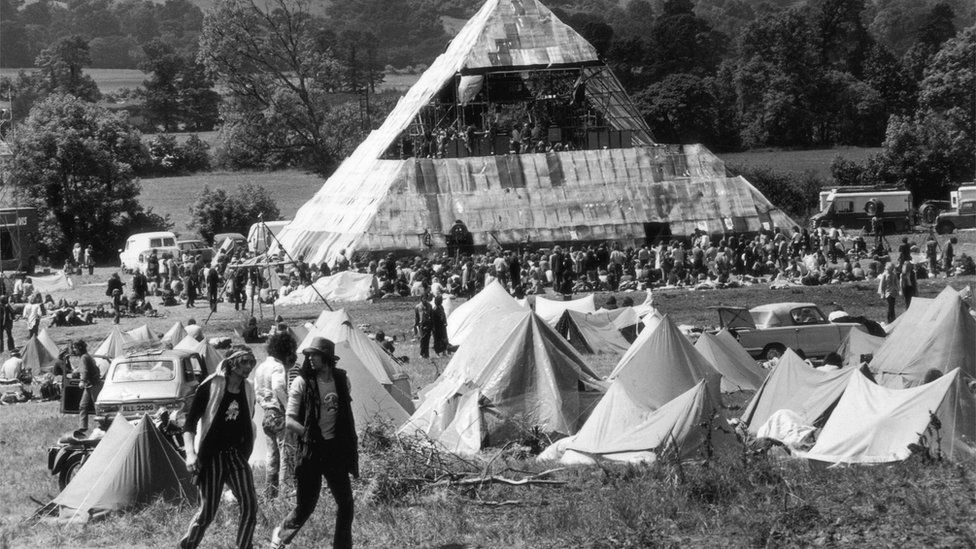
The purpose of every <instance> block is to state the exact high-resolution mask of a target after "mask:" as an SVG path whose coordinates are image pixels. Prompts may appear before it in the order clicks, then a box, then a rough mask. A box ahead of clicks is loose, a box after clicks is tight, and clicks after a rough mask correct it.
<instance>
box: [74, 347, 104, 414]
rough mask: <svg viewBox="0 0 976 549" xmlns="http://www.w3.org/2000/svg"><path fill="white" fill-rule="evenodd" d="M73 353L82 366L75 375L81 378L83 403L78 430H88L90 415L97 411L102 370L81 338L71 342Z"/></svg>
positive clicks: (79, 411) (80, 408)
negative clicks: (96, 404) (96, 402)
mask: <svg viewBox="0 0 976 549" xmlns="http://www.w3.org/2000/svg"><path fill="white" fill-rule="evenodd" d="M71 354H73V355H75V356H76V357H79V358H80V359H81V367H80V368H79V369H78V370H77V371H75V372H74V374H73V375H75V376H76V377H78V378H80V379H81V387H82V392H81V403H80V404H79V407H78V430H79V431H81V432H84V431H87V430H88V415H89V414H93V413H95V400H96V399H97V398H98V393H99V391H101V389H102V372H101V370H99V369H98V365H97V364H95V359H94V358H92V357H91V355H90V354H88V345H87V344H86V343H85V342H84V341H83V340H81V339H79V340H77V341H75V342H74V343H72V344H71Z"/></svg>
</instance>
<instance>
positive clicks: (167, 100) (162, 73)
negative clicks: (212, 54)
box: [139, 39, 184, 132]
mask: <svg viewBox="0 0 976 549" xmlns="http://www.w3.org/2000/svg"><path fill="white" fill-rule="evenodd" d="M142 50H143V51H144V52H145V53H146V60H145V61H144V62H143V63H142V64H140V65H139V70H141V71H143V72H146V73H149V74H150V76H149V78H148V79H147V80H144V81H143V83H142V86H143V89H144V90H145V91H144V92H143V97H145V100H146V104H145V112H146V118H147V119H148V122H149V124H150V125H152V126H162V128H163V131H167V132H173V131H176V130H177V122H178V121H179V119H180V106H179V93H178V90H177V79H178V78H179V75H180V73H181V72H182V71H183V67H184V60H183V58H182V57H180V56H179V55H177V54H176V52H174V51H173V48H172V47H170V46H169V45H168V44H166V43H164V42H163V41H161V40H159V39H155V40H152V41H151V42H149V43H148V44H145V45H143V46H142Z"/></svg>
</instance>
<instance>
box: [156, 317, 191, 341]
mask: <svg viewBox="0 0 976 549" xmlns="http://www.w3.org/2000/svg"><path fill="white" fill-rule="evenodd" d="M184 337H186V328H184V327H183V323H182V322H180V321H179V320H177V321H176V323H175V324H173V326H172V327H171V328H170V329H169V330H166V333H165V334H163V339H162V341H163V342H164V343H169V344H170V345H172V346H175V345H176V344H177V343H179V342H181V341H183V338H184Z"/></svg>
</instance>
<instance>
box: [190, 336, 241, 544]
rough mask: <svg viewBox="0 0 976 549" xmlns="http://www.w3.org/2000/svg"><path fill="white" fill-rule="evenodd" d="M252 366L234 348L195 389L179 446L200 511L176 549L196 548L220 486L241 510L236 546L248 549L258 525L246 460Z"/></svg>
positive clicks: (213, 511) (210, 518)
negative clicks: (193, 478)
mask: <svg viewBox="0 0 976 549" xmlns="http://www.w3.org/2000/svg"><path fill="white" fill-rule="evenodd" d="M256 362H257V361H256V360H255V358H254V354H253V353H251V350H250V349H248V348H247V347H245V346H239V347H237V348H235V349H233V350H231V351H230V352H229V354H228V355H227V357H226V358H224V360H222V361H220V365H219V366H218V367H217V369H216V371H215V372H214V373H213V374H212V375H210V376H209V377H208V378H207V379H205V380H204V381H203V383H201V384H200V386H199V387H197V392H196V394H195V395H194V397H193V402H192V403H191V405H190V411H189V412H188V413H187V414H186V423H185V425H184V427H183V446H184V448H185V449H186V468H187V469H188V470H189V471H190V472H191V473H193V474H194V475H196V483H197V487H198V489H199V491H200V509H199V510H198V511H197V514H196V515H194V517H193V521H192V522H190V527H189V529H188V530H187V532H186V534H185V535H184V536H183V538H182V539H181V540H180V542H179V547H180V549H194V548H196V547H197V546H199V545H200V541H201V540H202V539H203V535H204V534H205V533H206V531H207V526H209V525H210V523H211V522H212V521H213V519H214V516H215V515H216V514H217V507H218V506H219V505H220V496H221V492H222V491H223V488H224V485H225V484H226V485H227V486H228V487H230V490H231V492H232V493H233V494H234V498H236V499H237V503H238V505H240V513H239V515H238V524H237V539H236V546H237V547H238V549H251V547H252V540H253V538H254V527H255V525H256V524H257V510H258V509H257V499H258V498H257V493H256V492H255V490H254V476H253V473H252V472H251V466H250V465H248V463H247V459H248V457H249V456H250V455H251V450H252V449H253V448H254V431H255V430H254V424H253V423H252V422H251V417H252V416H253V414H254V386H253V385H251V382H250V381H248V379H247V377H248V375H250V373H251V370H252V369H253V368H254V365H255V363H256Z"/></svg>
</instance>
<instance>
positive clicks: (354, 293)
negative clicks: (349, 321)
mask: <svg viewBox="0 0 976 549" xmlns="http://www.w3.org/2000/svg"><path fill="white" fill-rule="evenodd" d="M375 289H376V277H375V276H373V275H371V274H369V273H355V272H352V271H342V272H341V273H338V274H334V275H331V276H323V277H322V278H320V279H318V280H316V281H315V283H313V284H312V285H311V286H306V287H304V288H298V289H297V290H295V291H293V292H292V293H290V294H288V295H286V296H284V297H279V298H278V300H277V301H275V305H277V306H279V307H282V306H285V307H287V306H291V305H310V304H312V303H318V302H321V301H322V299H323V298H325V300H326V301H366V300H367V299H369V297H370V296H371V295H372V294H373V291H374V290H375Z"/></svg>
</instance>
